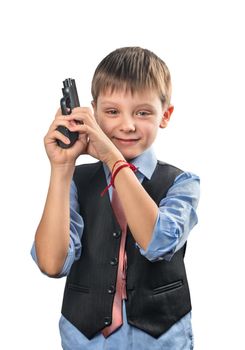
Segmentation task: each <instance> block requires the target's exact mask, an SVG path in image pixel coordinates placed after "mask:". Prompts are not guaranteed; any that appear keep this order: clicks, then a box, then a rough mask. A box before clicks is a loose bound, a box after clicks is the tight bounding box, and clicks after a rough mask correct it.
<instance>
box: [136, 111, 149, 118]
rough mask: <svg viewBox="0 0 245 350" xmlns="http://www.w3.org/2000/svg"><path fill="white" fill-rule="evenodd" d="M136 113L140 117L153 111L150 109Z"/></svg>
mask: <svg viewBox="0 0 245 350" xmlns="http://www.w3.org/2000/svg"><path fill="white" fill-rule="evenodd" d="M136 114H137V115H139V116H140V117H147V116H148V115H150V114H151V113H150V112H149V111H138V112H137V113H136Z"/></svg>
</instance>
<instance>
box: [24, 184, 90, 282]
mask: <svg viewBox="0 0 245 350" xmlns="http://www.w3.org/2000/svg"><path fill="white" fill-rule="evenodd" d="M83 228H84V222H83V219H82V217H81V215H80V214H79V204H78V197H77V188H76V185H75V183H74V182H73V181H72V183H71V189H70V242H69V249H68V253H67V257H66V260H65V263H64V265H63V268H62V270H61V272H60V274H59V275H57V276H56V277H63V276H66V275H67V274H68V273H69V271H70V268H71V266H72V264H73V262H74V261H75V260H78V259H79V258H80V256H81V251H82V246H81V237H82V233H83ZM31 255H32V258H33V260H34V261H35V262H36V264H38V261H37V255H36V249H35V244H34V243H33V246H32V249H31Z"/></svg>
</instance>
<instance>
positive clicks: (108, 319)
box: [104, 317, 111, 326]
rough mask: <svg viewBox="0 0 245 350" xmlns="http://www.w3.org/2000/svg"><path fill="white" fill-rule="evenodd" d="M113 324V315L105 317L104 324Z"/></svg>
mask: <svg viewBox="0 0 245 350" xmlns="http://www.w3.org/2000/svg"><path fill="white" fill-rule="evenodd" d="M110 324H111V317H105V318H104V325H105V326H109V325H110Z"/></svg>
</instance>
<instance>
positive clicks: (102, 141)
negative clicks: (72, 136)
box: [66, 107, 123, 165]
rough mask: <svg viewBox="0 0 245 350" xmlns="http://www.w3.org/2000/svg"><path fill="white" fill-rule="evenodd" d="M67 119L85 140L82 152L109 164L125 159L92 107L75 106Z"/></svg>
mask: <svg viewBox="0 0 245 350" xmlns="http://www.w3.org/2000/svg"><path fill="white" fill-rule="evenodd" d="M66 120H67V121H68V122H70V123H72V124H71V126H70V127H69V130H70V131H77V132H78V133H79V141H80V140H82V142H83V146H84V147H83V148H82V151H81V153H80V154H89V155H91V156H92V157H94V158H97V159H99V160H101V161H102V162H104V163H106V164H107V165H109V164H110V163H111V162H114V160H118V159H123V156H122V154H121V152H120V151H119V150H118V149H117V148H116V146H115V145H114V144H113V142H112V141H111V140H110V139H109V138H108V137H107V135H106V134H105V133H104V132H103V130H102V129H101V128H100V126H99V124H98V123H97V121H96V119H95V117H94V115H93V112H92V110H91V109H90V108H87V107H77V108H74V109H73V111H72V114H70V115H68V116H66ZM77 142H78V141H77ZM73 147H74V146H73Z"/></svg>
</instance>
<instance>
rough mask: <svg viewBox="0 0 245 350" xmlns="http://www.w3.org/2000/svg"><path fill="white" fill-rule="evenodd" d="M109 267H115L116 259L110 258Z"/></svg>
mask: <svg viewBox="0 0 245 350" xmlns="http://www.w3.org/2000/svg"><path fill="white" fill-rule="evenodd" d="M110 264H111V266H116V265H117V264H118V259H117V258H112V259H111V261H110Z"/></svg>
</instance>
